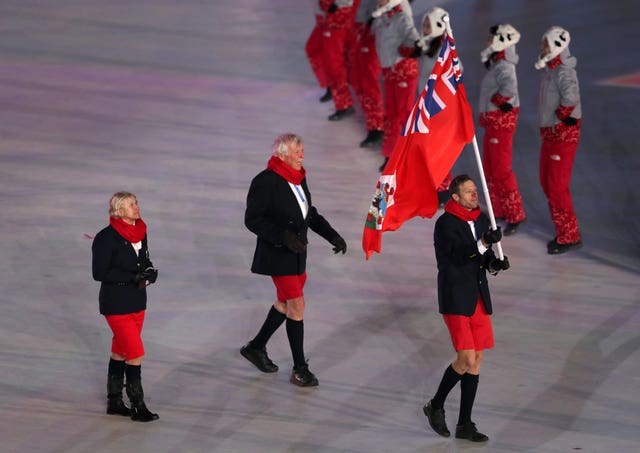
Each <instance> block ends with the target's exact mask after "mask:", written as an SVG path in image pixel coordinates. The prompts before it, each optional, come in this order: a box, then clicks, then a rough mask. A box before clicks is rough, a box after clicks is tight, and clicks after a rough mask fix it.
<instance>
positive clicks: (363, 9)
mask: <svg viewBox="0 0 640 453" xmlns="http://www.w3.org/2000/svg"><path fill="white" fill-rule="evenodd" d="M377 8H378V0H361V2H360V5H358V11H356V22H357V23H359V24H366V23H367V22H368V21H369V19H371V13H372V12H374V11H375V10H376V9H377Z"/></svg>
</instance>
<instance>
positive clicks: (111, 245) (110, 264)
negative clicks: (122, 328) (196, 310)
mask: <svg viewBox="0 0 640 453" xmlns="http://www.w3.org/2000/svg"><path fill="white" fill-rule="evenodd" d="M91 251H92V255H93V256H92V269H93V278H94V280H97V281H99V282H102V284H101V285H100V294H99V296H98V300H99V303H100V314H103V315H123V314H127V313H135V312H137V311H140V310H145V309H146V308H147V290H146V289H145V288H138V285H137V284H136V283H135V282H134V278H135V276H136V274H137V273H138V272H141V271H143V270H144V269H146V268H147V267H149V266H153V264H152V263H151V261H150V260H149V249H148V247H147V236H146V235H145V237H144V239H143V240H142V248H141V249H140V251H139V253H138V254H136V251H135V250H134V249H133V246H132V245H131V242H129V241H127V240H126V239H125V238H123V237H122V236H120V235H119V234H118V232H116V230H115V229H114V228H113V227H112V226H111V225H109V226H107V227H106V228H104V229H103V230H101V231H100V232H99V233H98V234H97V235H96V237H95V239H94V240H93V245H92V246H91Z"/></svg>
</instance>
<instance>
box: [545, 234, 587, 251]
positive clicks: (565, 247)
mask: <svg viewBox="0 0 640 453" xmlns="http://www.w3.org/2000/svg"><path fill="white" fill-rule="evenodd" d="M581 247H582V241H576V242H570V243H568V244H558V241H557V238H556V239H554V240H552V241H550V242H549V243H547V253H548V254H549V255H559V254H561V253H565V252H568V251H570V250H576V249H579V248H581Z"/></svg>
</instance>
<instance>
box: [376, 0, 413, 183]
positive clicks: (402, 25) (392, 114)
mask: <svg viewBox="0 0 640 453" xmlns="http://www.w3.org/2000/svg"><path fill="white" fill-rule="evenodd" d="M372 17H374V19H375V20H374V21H373V25H372V28H373V32H374V34H375V40H376V52H377V54H378V58H379V60H380V66H381V67H382V78H383V80H384V114H385V125H384V140H383V142H382V156H383V157H384V162H383V163H382V165H381V166H380V168H379V171H380V172H382V171H383V170H384V167H385V166H386V165H387V162H388V161H389V157H390V156H391V153H392V152H393V148H394V147H395V145H396V142H397V141H398V137H399V136H400V133H401V132H402V128H403V127H404V125H405V123H406V121H407V118H408V117H409V114H410V113H411V109H412V108H413V105H414V103H415V93H416V85H417V83H418V62H417V61H416V58H415V57H416V56H417V55H418V54H419V52H420V51H421V50H420V49H418V48H417V46H418V45H419V44H420V43H419V38H420V35H419V34H418V31H417V30H416V27H415V26H414V24H413V17H412V11H411V6H410V5H409V3H408V2H407V1H406V0H378V8H377V9H376V10H375V11H374V12H373V13H372Z"/></svg>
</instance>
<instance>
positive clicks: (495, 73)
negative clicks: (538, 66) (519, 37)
mask: <svg viewBox="0 0 640 453" xmlns="http://www.w3.org/2000/svg"><path fill="white" fill-rule="evenodd" d="M518 59H519V57H518V54H517V53H516V46H510V47H508V48H506V49H505V51H504V60H498V61H497V62H495V63H494V62H493V61H492V62H491V63H490V65H489V70H488V71H487V73H486V74H485V75H484V77H483V78H482V82H480V100H479V102H478V112H479V113H484V112H491V111H493V110H498V107H497V106H496V105H495V104H494V103H493V102H491V97H492V96H493V95H494V94H496V93H499V94H500V95H501V96H503V97H505V98H509V101H508V102H509V104H511V105H513V106H514V107H519V106H520V97H519V96H518V79H517V78H516V64H517V63H518Z"/></svg>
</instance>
